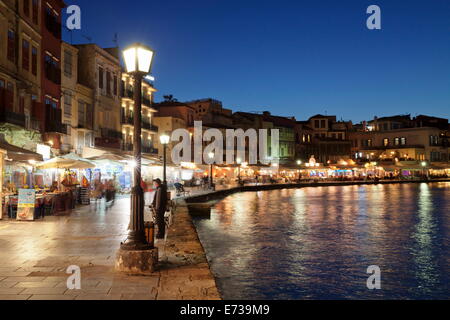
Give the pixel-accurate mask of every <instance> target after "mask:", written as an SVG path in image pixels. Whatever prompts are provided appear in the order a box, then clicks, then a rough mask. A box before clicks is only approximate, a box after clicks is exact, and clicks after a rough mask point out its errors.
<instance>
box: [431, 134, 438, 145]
mask: <svg viewBox="0 0 450 320" xmlns="http://www.w3.org/2000/svg"><path fill="white" fill-rule="evenodd" d="M438 145H439V137H438V136H430V146H438Z"/></svg>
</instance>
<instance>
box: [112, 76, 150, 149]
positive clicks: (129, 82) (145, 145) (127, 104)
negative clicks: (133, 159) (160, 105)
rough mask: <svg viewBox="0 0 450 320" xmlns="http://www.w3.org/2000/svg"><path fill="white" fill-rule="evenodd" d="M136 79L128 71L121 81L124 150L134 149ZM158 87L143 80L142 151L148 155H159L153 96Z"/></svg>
mask: <svg viewBox="0 0 450 320" xmlns="http://www.w3.org/2000/svg"><path fill="white" fill-rule="evenodd" d="M133 82H134V79H133V78H132V77H130V75H129V74H127V73H122V81H121V100H122V101H121V104H122V108H121V117H120V119H121V121H120V122H121V127H122V128H121V131H122V135H123V138H122V140H123V143H122V151H124V152H128V153H131V152H132V151H133V134H134V85H133ZM155 92H156V89H155V88H154V87H153V84H152V83H151V82H149V81H148V80H145V79H144V80H143V81H142V153H143V154H144V156H145V155H148V156H154V157H155V156H158V149H156V148H155V143H157V142H159V141H158V140H159V139H158V136H157V134H158V127H157V126H155V125H154V114H155V113H156V109H155V108H154V107H153V101H154V100H153V97H154V93H155Z"/></svg>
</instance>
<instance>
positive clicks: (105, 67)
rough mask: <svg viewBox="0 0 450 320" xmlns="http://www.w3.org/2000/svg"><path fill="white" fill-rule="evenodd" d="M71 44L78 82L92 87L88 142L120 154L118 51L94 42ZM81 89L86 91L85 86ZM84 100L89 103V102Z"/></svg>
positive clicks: (100, 148)
mask: <svg viewBox="0 0 450 320" xmlns="http://www.w3.org/2000/svg"><path fill="white" fill-rule="evenodd" d="M75 47H76V48H77V49H78V50H79V51H78V83H79V84H81V85H83V86H84V87H87V88H90V89H91V90H92V96H91V97H92V98H91V99H92V101H93V106H92V108H93V113H94V119H93V124H94V125H93V127H94V128H93V129H94V130H93V134H94V137H93V143H92V146H93V147H95V149H99V150H100V151H101V150H103V151H105V152H115V153H117V154H120V152H121V148H122V130H121V129H122V128H121V123H120V121H121V96H120V90H119V85H120V79H121V66H120V60H119V51H118V49H117V48H109V49H103V48H100V47H99V46H97V45H96V44H82V45H76V46H75ZM80 89H81V88H80ZM82 91H84V93H88V92H87V91H89V90H82ZM80 94H81V93H80ZM87 103H88V104H87V105H88V106H89V102H87ZM84 110H87V109H84ZM88 120H89V121H87V120H86V121H87V122H90V119H88ZM85 150H86V148H85ZM88 155H90V154H89V152H84V153H83V156H84V157H87V156H88Z"/></svg>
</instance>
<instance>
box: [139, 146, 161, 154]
mask: <svg viewBox="0 0 450 320" xmlns="http://www.w3.org/2000/svg"><path fill="white" fill-rule="evenodd" d="M142 152H143V153H148V154H158V149H155V148H153V147H150V146H142Z"/></svg>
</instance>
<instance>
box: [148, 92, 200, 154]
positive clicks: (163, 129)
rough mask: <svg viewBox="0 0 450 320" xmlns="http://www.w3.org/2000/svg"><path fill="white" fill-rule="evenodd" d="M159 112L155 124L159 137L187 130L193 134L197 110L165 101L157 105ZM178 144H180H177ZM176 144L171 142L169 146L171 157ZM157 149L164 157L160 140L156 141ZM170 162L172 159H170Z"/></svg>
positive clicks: (168, 152) (182, 104)
mask: <svg viewBox="0 0 450 320" xmlns="http://www.w3.org/2000/svg"><path fill="white" fill-rule="evenodd" d="M155 108H156V109H157V110H158V112H157V113H156V115H155V118H154V122H155V125H156V126H157V127H158V133H159V134H158V136H159V135H161V134H163V133H171V132H173V131H174V130H176V129H187V130H189V131H191V132H193V127H194V119H195V109H194V108H193V107H191V106H189V105H188V104H186V103H182V102H177V101H163V102H160V103H158V104H155ZM176 143H178V142H176ZM176 143H174V142H171V143H169V144H168V145H167V154H168V155H170V154H171V152H172V149H173V147H174V146H175V145H176ZM155 147H156V148H157V149H158V152H159V157H160V158H161V159H162V157H163V152H164V150H163V146H161V143H160V141H159V139H157V140H156V141H155ZM168 160H169V162H170V161H171V157H170V156H169V157H168Z"/></svg>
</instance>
